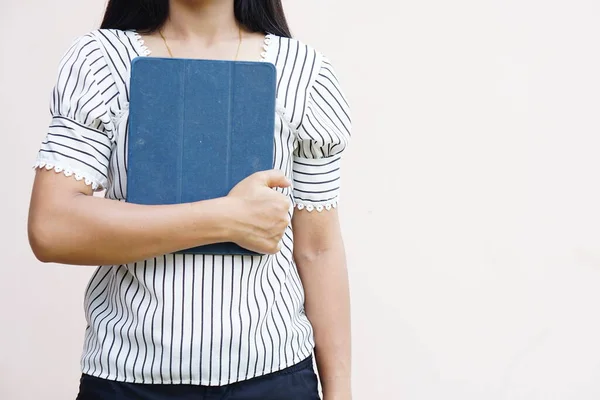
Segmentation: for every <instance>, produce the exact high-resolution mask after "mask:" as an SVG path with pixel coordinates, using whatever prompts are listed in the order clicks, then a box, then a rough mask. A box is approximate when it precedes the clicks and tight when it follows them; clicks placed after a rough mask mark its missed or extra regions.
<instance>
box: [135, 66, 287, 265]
mask: <svg viewBox="0 0 600 400" xmlns="http://www.w3.org/2000/svg"><path fill="white" fill-rule="evenodd" d="M275 82H276V71H275V66H274V65H273V64H271V63H265V62H236V61H214V60H192V59H175V58H157V57H139V58H136V59H134V60H133V62H132V71H131V83H130V84H131V87H130V105H129V133H128V138H127V140H128V146H127V156H128V162H127V164H128V169H127V201H128V202H130V203H136V204H147V205H159V204H178V203H187V202H194V201H200V200H208V199H213V198H217V197H222V196H225V195H227V194H228V193H229V191H230V190H231V189H232V188H233V187H234V186H235V185H236V184H237V183H238V182H240V181H242V180H243V179H244V178H246V177H248V176H250V175H251V174H253V173H254V172H257V171H261V170H267V169H271V168H273V134H274V129H275V126H274V125H275V87H276V86H275V85H276V83H275ZM182 252H184V253H196V254H256V253H253V252H250V251H248V250H246V249H243V248H241V247H240V246H238V245H236V244H234V243H217V244H213V245H207V246H201V247H196V248H193V249H188V250H185V251H182Z"/></svg>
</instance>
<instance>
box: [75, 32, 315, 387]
mask: <svg viewBox="0 0 600 400" xmlns="http://www.w3.org/2000/svg"><path fill="white" fill-rule="evenodd" d="M81 40H82V41H83V42H84V43H83V44H81V43H80V44H79V49H78V50H77V49H76V50H77V51H79V52H80V53H81V52H82V51H83V52H86V53H89V54H90V56H89V60H90V62H89V63H90V64H91V66H90V68H91V70H92V73H93V74H95V76H96V81H97V82H98V84H99V89H98V90H99V92H100V95H101V96H103V98H104V100H105V102H106V104H108V106H109V107H108V109H109V114H110V115H109V116H108V118H110V120H111V124H112V127H113V129H112V132H111V135H112V143H113V148H112V149H111V153H110V160H109V169H108V185H107V188H106V193H105V196H106V197H107V198H110V199H114V200H119V201H125V200H126V198H127V191H126V188H127V157H126V150H127V125H128V118H129V113H128V105H129V74H130V67H131V61H132V59H133V58H135V57H143V56H148V55H149V54H148V53H149V52H148V50H147V49H146V48H145V46H144V44H143V41H142V40H141V38H140V37H139V36H138V35H137V33H135V32H131V31H127V32H124V31H117V30H98V31H94V32H91V33H90V34H88V35H86V36H84V37H83V38H82V39H80V41H81ZM321 59H322V56H321V55H320V54H319V53H318V52H316V51H315V50H313V49H311V48H310V47H308V46H306V45H304V44H302V43H300V42H298V41H296V40H293V39H287V38H281V37H277V36H273V35H267V36H266V37H265V48H264V52H263V54H262V55H258V54H257V61H262V62H270V63H273V64H274V65H275V66H276V68H277V73H278V76H277V112H276V118H275V123H276V127H275V132H274V144H275V152H274V167H275V168H278V169H281V170H283V171H284V172H285V173H286V174H287V175H288V176H291V175H292V171H291V169H292V155H293V152H294V149H295V148H296V146H297V138H296V130H297V127H298V126H299V124H300V120H301V117H302V116H303V115H304V111H305V110H304V108H305V105H306V96H307V89H308V87H309V85H310V83H311V82H312V81H313V80H314V79H315V78H314V76H315V74H316V72H317V71H318V70H319V63H320V62H321ZM284 193H285V194H286V195H288V196H290V198H291V197H292V195H291V193H290V191H289V190H285V191H284ZM303 303H304V292H303V288H302V284H301V281H300V278H299V275H298V272H297V269H296V266H295V264H294V261H293V235H292V230H291V226H288V228H287V230H286V232H285V235H284V237H283V249H282V251H281V252H280V253H278V254H276V255H273V256H263V257H260V256H244V257H242V256H204V255H183V254H168V255H163V256H160V257H156V258H153V259H149V260H144V261H140V262H136V263H132V264H128V265H115V266H101V267H99V268H98V269H97V270H96V271H95V273H94V275H93V277H92V279H91V280H90V282H89V285H88V287H87V289H86V292H85V312H86V319H87V323H88V326H87V329H86V334H85V343H84V351H83V356H82V370H83V372H84V373H86V374H89V375H93V376H97V377H100V378H106V379H111V380H117V381H126V382H136V383H190V384H202V385H222V384H228V383H232V382H236V381H240V380H245V379H248V378H251V377H254V376H259V375H262V374H266V373H269V372H272V371H277V370H279V369H282V368H284V367H287V366H289V365H293V364H295V363H297V362H299V361H301V360H303V359H305V358H306V357H308V356H309V355H310V354H311V353H312V349H313V345H314V342H313V335H312V328H311V325H310V323H309V321H308V319H307V318H306V315H305V314H304V309H303Z"/></svg>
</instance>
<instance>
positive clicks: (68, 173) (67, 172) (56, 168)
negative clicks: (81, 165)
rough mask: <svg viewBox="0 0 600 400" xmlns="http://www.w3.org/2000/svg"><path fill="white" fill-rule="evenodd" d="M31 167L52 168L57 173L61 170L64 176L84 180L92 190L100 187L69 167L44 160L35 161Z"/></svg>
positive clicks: (49, 169)
mask: <svg viewBox="0 0 600 400" xmlns="http://www.w3.org/2000/svg"><path fill="white" fill-rule="evenodd" d="M33 168H34V169H36V168H39V169H46V170H48V171H51V170H54V171H55V172H56V173H58V174H60V173H61V172H62V173H63V174H64V175H65V176H69V177H70V176H72V177H74V178H75V179H77V180H78V181H84V182H85V184H86V185H88V186H91V187H92V190H98V188H100V185H99V184H98V183H97V182H95V181H93V180H92V179H89V178H87V177H85V176H84V175H82V174H80V173H77V172H74V171H72V170H70V169H66V168H64V167H61V166H59V165H54V164H50V163H47V162H45V161H37V162H36V163H35V164H34V165H33Z"/></svg>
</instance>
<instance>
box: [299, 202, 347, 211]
mask: <svg viewBox="0 0 600 400" xmlns="http://www.w3.org/2000/svg"><path fill="white" fill-rule="evenodd" d="M337 206H338V202H337V200H336V201H333V202H331V203H326V204H308V203H302V202H298V201H296V204H295V207H296V208H297V209H298V210H306V211H308V212H312V211H314V210H317V211H318V212H322V211H324V210H327V211H330V210H331V209H334V208H337Z"/></svg>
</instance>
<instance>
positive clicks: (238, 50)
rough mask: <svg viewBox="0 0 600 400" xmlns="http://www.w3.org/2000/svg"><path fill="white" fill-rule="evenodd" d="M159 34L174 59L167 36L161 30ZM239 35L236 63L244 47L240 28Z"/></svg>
mask: <svg viewBox="0 0 600 400" xmlns="http://www.w3.org/2000/svg"><path fill="white" fill-rule="evenodd" d="M158 33H159V34H160V37H161V38H162V40H163V43H164V44H165V47H166V48H167V52H168V53H169V56H170V57H171V58H174V56H173V52H172V51H171V47H169V43H168V42H167V38H165V35H163V32H162V29H159V30H158ZM238 35H239V40H238V46H237V51H236V52H235V58H234V59H233V60H234V61H237V59H238V56H239V55H240V47H242V29H241V28H239V27H238Z"/></svg>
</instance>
